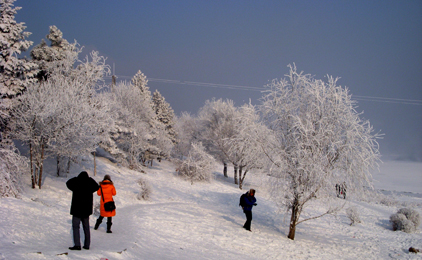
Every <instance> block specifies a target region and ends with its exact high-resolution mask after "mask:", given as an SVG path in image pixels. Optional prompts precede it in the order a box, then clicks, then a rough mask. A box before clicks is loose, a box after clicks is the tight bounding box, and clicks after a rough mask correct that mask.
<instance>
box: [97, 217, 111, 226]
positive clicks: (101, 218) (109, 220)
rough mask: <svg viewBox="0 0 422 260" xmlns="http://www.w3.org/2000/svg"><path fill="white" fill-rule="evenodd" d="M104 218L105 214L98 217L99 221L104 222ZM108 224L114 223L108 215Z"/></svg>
mask: <svg viewBox="0 0 422 260" xmlns="http://www.w3.org/2000/svg"><path fill="white" fill-rule="evenodd" d="M103 219H104V217H103V216H99V217H98V219H97V222H98V223H101V222H103ZM107 224H110V225H111V224H112V223H111V217H107Z"/></svg>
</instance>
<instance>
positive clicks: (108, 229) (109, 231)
mask: <svg viewBox="0 0 422 260" xmlns="http://www.w3.org/2000/svg"><path fill="white" fill-rule="evenodd" d="M111 225H112V223H109V222H107V233H113V232H111V230H110V228H111Z"/></svg>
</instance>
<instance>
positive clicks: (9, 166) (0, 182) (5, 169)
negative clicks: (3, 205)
mask: <svg viewBox="0 0 422 260" xmlns="http://www.w3.org/2000/svg"><path fill="white" fill-rule="evenodd" d="M24 172H28V162H27V159H26V158H25V157H23V156H20V155H19V154H18V153H16V149H15V147H14V146H13V145H11V146H9V147H4V146H3V145H1V146H0V197H18V196H19V192H20V191H21V187H20V186H21V178H20V177H21V176H22V174H23V173H24Z"/></svg>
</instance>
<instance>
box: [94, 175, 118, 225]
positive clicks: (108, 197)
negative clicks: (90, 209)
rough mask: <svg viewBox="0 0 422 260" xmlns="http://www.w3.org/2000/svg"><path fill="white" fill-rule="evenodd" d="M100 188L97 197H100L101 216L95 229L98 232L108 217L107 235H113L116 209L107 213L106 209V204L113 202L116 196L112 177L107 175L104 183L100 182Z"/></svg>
mask: <svg viewBox="0 0 422 260" xmlns="http://www.w3.org/2000/svg"><path fill="white" fill-rule="evenodd" d="M100 187H101V188H100V189H98V191H97V195H98V196H100V216H99V217H98V219H97V222H96V223H95V227H94V229H95V230H97V229H98V227H99V226H100V224H101V222H102V221H103V218H104V217H107V233H112V232H111V225H112V222H111V218H112V217H114V216H116V209H114V210H113V211H105V209H104V203H106V202H109V201H112V200H113V196H115V195H116V188H115V187H114V185H113V182H112V181H111V178H110V175H108V174H107V175H105V176H104V179H103V181H102V182H100ZM101 191H102V192H101ZM103 195H104V200H103Z"/></svg>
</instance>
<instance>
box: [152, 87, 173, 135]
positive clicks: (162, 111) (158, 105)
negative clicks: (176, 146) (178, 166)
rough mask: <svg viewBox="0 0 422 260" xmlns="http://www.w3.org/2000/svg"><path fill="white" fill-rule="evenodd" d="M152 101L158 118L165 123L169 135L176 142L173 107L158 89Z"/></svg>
mask: <svg viewBox="0 0 422 260" xmlns="http://www.w3.org/2000/svg"><path fill="white" fill-rule="evenodd" d="M152 103H153V110H154V112H155V115H156V118H157V120H158V121H159V122H161V123H163V125H164V127H165V131H166V133H167V135H168V137H169V138H170V140H171V141H172V142H173V143H175V142H176V131H175V128H174V111H173V109H172V108H171V106H170V104H169V103H168V102H167V101H166V100H165V99H164V97H163V96H162V95H161V93H160V92H159V91H158V90H155V92H154V94H153V95H152Z"/></svg>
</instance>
